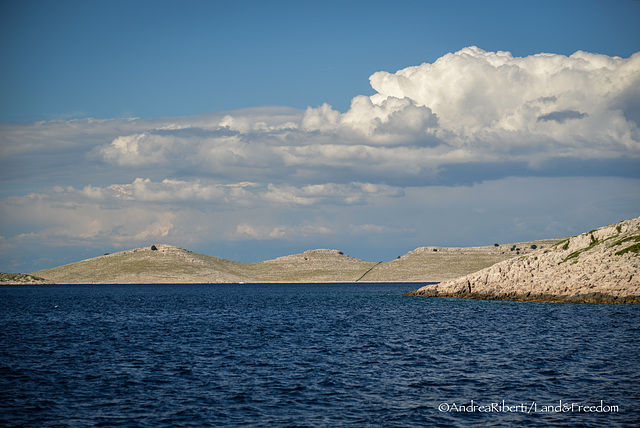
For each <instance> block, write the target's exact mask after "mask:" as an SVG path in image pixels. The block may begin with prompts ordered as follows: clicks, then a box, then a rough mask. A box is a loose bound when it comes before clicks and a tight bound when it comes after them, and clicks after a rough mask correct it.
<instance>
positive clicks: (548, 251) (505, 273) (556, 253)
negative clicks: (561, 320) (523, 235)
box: [408, 217, 640, 303]
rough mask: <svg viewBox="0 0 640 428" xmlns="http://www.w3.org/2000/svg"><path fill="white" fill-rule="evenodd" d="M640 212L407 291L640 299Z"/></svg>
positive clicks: (620, 300) (583, 299) (504, 297)
mask: <svg viewBox="0 0 640 428" xmlns="http://www.w3.org/2000/svg"><path fill="white" fill-rule="evenodd" d="M639 252H640V217H639V218H635V219H632V220H626V221H622V222H620V223H617V224H612V225H609V226H605V227H602V228H600V229H596V230H592V231H590V232H587V233H583V234H581V235H577V236H573V237H570V238H567V239H564V240H561V241H559V242H557V243H556V244H554V245H553V246H551V247H549V248H543V249H539V250H537V251H533V252H531V253H529V254H526V255H522V256H517V257H514V258H511V259H509V260H505V261H502V262H500V263H497V264H495V265H493V266H490V267H487V268H485V269H482V270H480V271H478V272H475V273H471V274H468V275H465V276H462V277H459V278H456V279H453V280H449V281H444V282H440V283H438V284H429V285H426V286H424V287H422V288H420V289H418V290H415V291H412V292H410V293H408V294H409V295H414V296H427V297H464V298H476V299H501V300H535V301H565V302H607V303H640V255H639Z"/></svg>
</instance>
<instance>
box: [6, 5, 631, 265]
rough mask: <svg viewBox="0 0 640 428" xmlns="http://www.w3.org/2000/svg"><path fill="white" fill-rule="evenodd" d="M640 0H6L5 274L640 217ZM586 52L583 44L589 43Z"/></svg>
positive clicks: (542, 232) (434, 239)
mask: <svg viewBox="0 0 640 428" xmlns="http://www.w3.org/2000/svg"><path fill="white" fill-rule="evenodd" d="M638 22H640V1H635V0H609V1H604V0H603V1H594V0H592V1H585V0H581V1H570V0H560V1H557V0H556V1H538V2H519V1H487V2H476V1H438V2H435V1H397V2H393V4H391V3H389V2H381V1H344V0H343V1H323V2H309V1H272V2H266V1H234V2H222V1H180V2H178V1H135V0H134V1H2V2H0V55H1V57H2V64H3V66H2V67H0V171H1V173H0V218H2V220H0V271H10V272H14V271H20V272H28V271H32V270H35V269H38V268H45V267H51V266H56V265H59V264H63V263H69V262H73V261H76V260H78V259H81V258H86V257H91V256H94V255H98V254H102V253H104V252H113V251H117V250H122V249H128V248H133V247H137V246H143V245H147V244H151V243H169V244H174V245H179V246H182V247H185V248H188V249H190V250H193V251H198V252H203V253H206V254H210V255H215V256H219V257H223V258H231V259H236V260H243V261H258V260H265V259H269V258H275V257H278V256H281V255H285V254H291V253H294V252H300V251H304V250H306V249H311V248H336V249H340V250H343V251H345V252H347V253H348V254H350V255H352V256H354V257H360V258H364V259H368V260H375V261H377V260H390V259H393V258H395V257H396V256H398V255H400V254H404V253H406V252H407V251H410V250H413V249H414V248H416V247H419V246H423V245H455V246H458V245H491V244H493V243H494V242H514V241H518V240H529V239H539V238H546V237H552V236H566V235H571V234H575V233H580V232H582V231H583V230H589V229H592V228H594V227H598V226H601V225H604V224H608V223H613V222H616V221H619V220H622V219H625V218H630V217H636V216H638V215H640V131H639V130H638V122H639V121H640V71H639V68H638V64H639V63H640V56H638V55H635V56H634V54H635V53H636V52H639V51H640V27H639V26H638V25H637V23H638ZM579 51H582V52H579Z"/></svg>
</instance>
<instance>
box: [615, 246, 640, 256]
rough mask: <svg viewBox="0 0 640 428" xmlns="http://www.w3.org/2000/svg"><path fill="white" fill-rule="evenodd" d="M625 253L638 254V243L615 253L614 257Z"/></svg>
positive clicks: (639, 248) (639, 251) (639, 249)
mask: <svg viewBox="0 0 640 428" xmlns="http://www.w3.org/2000/svg"><path fill="white" fill-rule="evenodd" d="M626 253H640V243H637V244H633V245H631V246H630V247H627V248H625V249H624V250H620V251H617V252H616V256H621V255H623V254H626Z"/></svg>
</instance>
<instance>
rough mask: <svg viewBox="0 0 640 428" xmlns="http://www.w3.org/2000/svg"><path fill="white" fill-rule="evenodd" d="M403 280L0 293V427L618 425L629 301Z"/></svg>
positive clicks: (624, 408)
mask: <svg viewBox="0 0 640 428" xmlns="http://www.w3.org/2000/svg"><path fill="white" fill-rule="evenodd" d="M416 288H418V284H261V285H256V284H243V285H204V284H202V285H70V286H63V285H46V286H43V285H37V286H33V285H30V286H4V287H1V288H0V425H1V426H16V427H18V426H20V427H87V426H99V427H206V426H212V427H236V426H249V427H254V426H255V427H260V426H263V427H341V426H354V427H423V426H424V427H450V426H463V427H466V426H471V427H485V426H492V427H510V426H525V427H543V426H560V427H603V426H608V427H631V426H639V425H638V423H639V422H640V341H639V339H640V305H607V304H569V303H536V302H509V301H480V300H465V299H443V298H424V297H409V296H403V293H405V292H407V291H410V290H413V289H416Z"/></svg>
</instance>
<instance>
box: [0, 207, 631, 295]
mask: <svg viewBox="0 0 640 428" xmlns="http://www.w3.org/2000/svg"><path fill="white" fill-rule="evenodd" d="M639 245H640V218H636V219H633V220H627V221H623V222H620V223H618V224H614V225H609V226H606V227H603V228H600V229H597V230H593V231H591V232H587V233H584V234H582V235H577V236H574V237H570V238H557V239H546V240H538V241H529V242H520V243H512V244H502V245H490V246H484V247H420V248H417V249H415V250H413V251H410V252H409V253H407V254H405V255H403V256H399V257H398V258H397V259H395V260H391V261H387V262H371V261H366V260H361V259H358V258H354V257H350V256H349V255H346V254H344V253H343V252H342V251H338V250H327V249H319V250H309V251H305V252H304V253H301V254H294V255H289V256H284V257H279V258H277V259H274V260H267V261H263V262H259V263H244V262H236V261H233V260H226V259H221V258H217V257H212V256H208V255H204V254H198V253H193V252H191V251H188V250H185V249H183V248H179V247H176V246H172V245H161V244H157V245H149V246H147V247H142V248H136V249H132V250H127V251H121V252H117V253H113V254H105V255H102V256H98V257H95V258H91V259H87V260H83V261H80V262H76V263H71V264H68V265H63V266H59V267H55V268H52V269H45V270H40V271H36V272H32V273H30V274H1V275H2V276H1V277H0V281H1V282H2V283H4V284H9V283H12V284H16V283H18V284H25V283H56V284H156V283H269V282H293V283H313V282H358V281H360V282H416V283H420V282H423V283H424V282H434V283H438V284H431V285H427V286H424V287H422V288H420V289H419V290H416V291H414V292H411V293H410V294H413V295H419V296H446V297H471V298H485V299H494V298H495V299H515V300H559V301H593V302H597V301H604V302H634V303H640V276H639V275H638V272H639V270H640V257H639V256H638V252H639V248H638V247H639Z"/></svg>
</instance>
